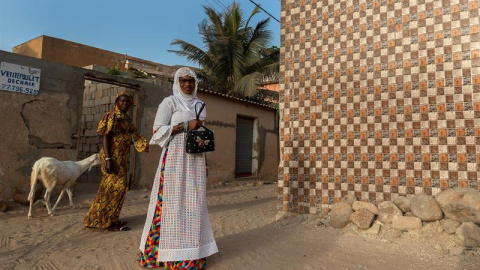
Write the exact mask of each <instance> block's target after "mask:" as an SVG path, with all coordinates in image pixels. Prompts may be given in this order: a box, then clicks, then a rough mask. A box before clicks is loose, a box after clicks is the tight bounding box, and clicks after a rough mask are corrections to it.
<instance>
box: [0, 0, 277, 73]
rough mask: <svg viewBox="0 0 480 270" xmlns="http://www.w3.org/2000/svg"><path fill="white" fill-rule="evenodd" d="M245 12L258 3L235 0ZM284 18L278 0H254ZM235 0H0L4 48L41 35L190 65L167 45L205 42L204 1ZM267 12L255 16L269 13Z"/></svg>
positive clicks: (226, 0) (219, 4) (218, 5)
mask: <svg viewBox="0 0 480 270" xmlns="http://www.w3.org/2000/svg"><path fill="white" fill-rule="evenodd" d="M236 2H237V3H238V4H239V6H240V8H241V9H242V10H243V12H244V14H245V17H247V16H248V15H250V13H251V12H252V10H253V9H254V8H255V5H254V4H253V3H252V2H251V1H249V0H237V1H236ZM253 2H256V3H258V4H260V5H261V7H262V8H263V9H265V10H266V11H267V12H268V13H270V14H271V15H273V16H274V17H275V18H277V19H278V20H280V0H263V1H261V0H253ZM231 3H232V1H231V0H184V1H179V0H174V1H169V0H137V1H133V0H130V1H128V0H117V1H113V0H82V1H77V0H0V14H1V15H0V50H3V51H8V52H11V51H12V48H13V47H14V46H16V45H18V44H21V43H23V42H26V41H29V40H31V39H33V38H36V37H38V36H41V35H47V36H52V37H56V38H61V39H65V40H69V41H73V42H77V43H82V44H85V45H89V46H93V47H97V48H101V49H105V50H109V51H113V52H117V53H121V54H127V55H130V56H133V57H138V58H142V59H145V60H149V61H153V62H158V63H161V64H165V65H191V66H196V65H195V64H193V63H190V62H189V61H188V60H186V59H185V58H183V57H180V56H177V55H175V54H173V53H170V52H168V51H167V50H176V49H179V47H178V46H172V45H171V42H172V41H173V40H174V39H182V40H185V41H187V42H190V43H192V44H194V45H196V46H198V47H201V48H203V43H202V41H201V38H200V35H199V34H198V24H199V23H200V22H201V21H202V20H203V19H205V18H206V15H205V12H204V9H203V7H202V5H204V6H210V7H213V8H215V9H216V10H217V11H219V12H220V11H222V10H223V9H224V7H226V6H229V5H230V4H231ZM268 17H269V16H268V15H267V14H266V13H265V12H263V11H262V12H261V13H259V14H257V15H255V16H254V18H256V19H254V22H257V21H259V20H262V19H265V18H268ZM269 29H270V30H271V31H272V40H271V44H270V45H271V46H277V47H280V23H278V22H277V21H275V20H274V19H273V18H270V22H269Z"/></svg>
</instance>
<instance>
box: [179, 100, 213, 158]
mask: <svg viewBox="0 0 480 270" xmlns="http://www.w3.org/2000/svg"><path fill="white" fill-rule="evenodd" d="M198 104H202V107H201V108H200V110H199V111H198V112H197V105H198ZM204 107H205V103H200V102H199V103H197V104H195V113H196V115H197V119H196V120H197V123H198V121H200V119H199V118H200V113H201V112H202V110H203V108H204ZM197 123H195V124H197ZM202 123H203V122H202ZM201 127H203V128H204V129H205V130H188V132H187V134H186V135H185V150H186V151H187V153H189V154H195V153H203V152H210V151H215V138H214V134H213V131H211V130H210V129H208V128H207V127H206V126H204V125H203V124H202V125H201Z"/></svg>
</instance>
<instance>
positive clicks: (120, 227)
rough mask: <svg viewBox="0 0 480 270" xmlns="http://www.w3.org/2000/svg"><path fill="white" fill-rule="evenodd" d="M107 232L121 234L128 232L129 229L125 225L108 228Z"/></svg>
mask: <svg viewBox="0 0 480 270" xmlns="http://www.w3.org/2000/svg"><path fill="white" fill-rule="evenodd" d="M108 230H109V231H113V232H123V231H130V230H131V229H130V227H128V226H125V225H112V226H110V227H109V228H108Z"/></svg>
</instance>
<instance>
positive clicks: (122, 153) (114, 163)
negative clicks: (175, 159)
mask: <svg viewBox="0 0 480 270" xmlns="http://www.w3.org/2000/svg"><path fill="white" fill-rule="evenodd" d="M132 105H133V97H132V95H130V94H129V93H127V92H126V91H122V92H120V93H118V95H117V98H116V100H115V108H114V109H113V110H112V111H109V112H108V113H107V114H105V115H104V116H103V118H102V120H100V123H99V124H98V129H97V132H98V133H100V135H101V136H102V148H101V150H100V160H101V170H102V180H101V182H100V186H99V188H98V193H97V196H96V197H95V200H94V201H93V203H92V205H91V206H90V210H89V211H88V213H87V215H86V216H85V219H84V222H83V224H84V226H85V227H87V228H101V229H108V230H113V231H125V230H129V229H130V228H128V227H127V226H126V225H125V224H126V222H121V221H120V220H119V217H120V211H121V209H122V205H123V200H124V198H125V194H126V192H127V173H128V167H127V158H128V153H129V150H130V146H131V144H132V139H133V143H134V146H135V149H136V150H137V151H138V152H142V151H148V143H147V141H146V139H145V138H144V137H143V136H142V135H140V134H139V133H138V131H137V128H136V127H135V125H134V124H133V123H132V120H131V118H130V116H128V115H127V111H128V109H129V108H130V107H131V106H132Z"/></svg>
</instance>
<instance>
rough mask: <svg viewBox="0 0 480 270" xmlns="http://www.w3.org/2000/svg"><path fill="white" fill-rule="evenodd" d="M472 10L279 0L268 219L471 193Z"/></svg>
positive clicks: (435, 0) (478, 87)
mask: <svg viewBox="0 0 480 270" xmlns="http://www.w3.org/2000/svg"><path fill="white" fill-rule="evenodd" d="M478 5H479V2H478V1H471V0H449V1H440V0H413V1H393V0H375V1H366V0H353V1H346V0H340V1H316V0H300V1H297V0H282V11H281V16H282V26H281V27H282V29H281V35H282V37H281V57H280V58H281V68H280V73H281V75H280V78H281V81H280V109H281V121H280V137H281V153H282V154H281V161H280V166H279V182H278V184H279V189H280V194H279V209H282V210H288V211H298V212H307V213H309V212H310V213H315V212H318V211H320V210H321V209H322V208H323V207H329V205H331V204H333V203H334V202H336V201H338V200H340V198H341V197H343V196H345V195H347V194H350V195H355V196H357V197H358V198H359V199H361V200H364V201H370V202H373V203H380V202H382V201H389V200H392V199H394V198H395V197H398V196H409V197H411V196H413V195H415V194H420V193H425V194H428V195H435V194H437V193H439V192H440V191H441V190H442V189H446V188H457V187H460V188H461V187H471V188H479V184H480V182H479V181H478V179H479V176H480V175H479V174H478V170H479V168H480V154H479V153H480V152H479V146H478V145H479V142H480V121H479V116H480V51H479V48H480V28H479V23H480V16H479V6H478Z"/></svg>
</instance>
